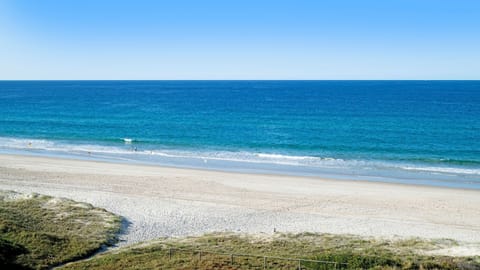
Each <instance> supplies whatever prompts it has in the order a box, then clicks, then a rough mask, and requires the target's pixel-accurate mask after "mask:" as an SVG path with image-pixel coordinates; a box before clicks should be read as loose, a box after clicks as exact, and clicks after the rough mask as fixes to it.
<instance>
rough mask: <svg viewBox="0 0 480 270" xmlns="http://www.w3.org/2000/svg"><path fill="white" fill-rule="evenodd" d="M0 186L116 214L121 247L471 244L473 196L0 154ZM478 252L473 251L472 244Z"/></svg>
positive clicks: (479, 197) (477, 216) (479, 223)
mask: <svg viewBox="0 0 480 270" xmlns="http://www.w3.org/2000/svg"><path fill="white" fill-rule="evenodd" d="M0 189H5V190H14V191H17V192H36V193H42V194H46V195H51V196H60V197H66V198H69V199H74V200H77V201H83V202H87V203H91V204H93V205H94V206H97V207H102V208H105V209H106V210H108V211H111V212H113V213H115V214H119V215H121V216H123V217H125V219H126V222H127V223H128V225H129V226H128V228H127V231H126V233H125V234H124V235H122V236H121V240H122V241H124V242H123V244H132V243H138V242H141V241H146V240H151V239H155V238H159V237H165V236H167V237H172V236H188V235H201V234H204V233H208V232H215V231H217V232H225V231H231V232H242V233H273V231H279V232H319V233H334V234H354V235H360V236H367V237H384V238H392V237H393V238H395V237H400V238H408V237H420V238H428V239H431V238H449V239H454V240H457V241H461V242H469V243H480V191H478V190H473V189H458V188H445V187H433V186H422V185H407V184H396V183H383V182H372V181H359V180H352V181H348V180H332V179H323V178H317V177H300V176H289V175H267V174H246V173H232V172H219V171H210V170H197V169H183V168H172V167H161V166H150V165H140V164H119V163H108V162H98V161H85V160H74V159H59V158H51V157H34V156H20V155H5V154H0ZM478 251H479V254H480V248H479V250H478Z"/></svg>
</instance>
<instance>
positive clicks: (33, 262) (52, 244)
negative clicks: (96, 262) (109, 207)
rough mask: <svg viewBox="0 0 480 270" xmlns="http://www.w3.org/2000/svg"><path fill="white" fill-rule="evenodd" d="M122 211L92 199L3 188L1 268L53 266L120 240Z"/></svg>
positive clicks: (44, 267)
mask: <svg viewBox="0 0 480 270" xmlns="http://www.w3.org/2000/svg"><path fill="white" fill-rule="evenodd" d="M120 226H121V219H120V217H118V216H116V215H114V214H112V213H109V212H107V211H105V210H103V209H99V208H95V207H93V206H92V205H89V204H85V203H78V202H75V201H72V200H67V199H60V198H53V197H49V196H43V195H38V194H30V195H24V194H19V193H15V192H6V191H1V192H0V268H2V269H11V268H15V269H47V268H50V267H52V266H56V265H60V264H62V263H65V262H69V261H73V260H76V259H79V258H84V257H86V256H89V255H92V254H94V253H95V252H96V251H98V250H99V249H101V248H102V247H103V246H105V245H109V244H111V243H113V242H114V241H115V237H116V234H117V232H118V231H119V230H120Z"/></svg>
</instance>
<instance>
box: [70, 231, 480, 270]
mask: <svg viewBox="0 0 480 270" xmlns="http://www.w3.org/2000/svg"><path fill="white" fill-rule="evenodd" d="M409 241H410V242H411V243H410V244H411V245H410V244H408V243H409ZM436 245H438V243H437V242H436V241H425V240H424V241H422V240H420V239H411V240H397V241H393V240H380V239H364V238H359V237H354V236H345V235H343V236H340V235H330V234H311V233H305V234H275V235H273V236H261V235H257V236H248V235H239V234H208V235H204V236H201V237H187V238H173V239H172V238H170V239H161V240H157V241H154V242H151V243H145V244H140V245H136V246H133V247H127V248H122V249H118V250H113V251H110V252H107V253H105V254H100V255H97V256H95V257H94V258H92V259H89V260H85V261H81V262H77V263H71V264H68V265H66V266H64V267H63V269H102V270H107V269H155V268H156V269H263V268H264V263H265V266H266V268H267V269H298V267H299V261H298V260H284V259H280V258H274V257H281V258H302V259H312V260H322V261H335V262H337V263H338V264H337V265H333V264H318V263H314V262H308V261H301V262H300V266H301V269H480V261H479V258H467V257H446V256H426V255H419V253H418V248H419V247H421V248H427V249H431V248H433V247H435V246H436ZM199 250H202V251H204V252H202V254H200V253H199V252H198V251H199ZM170 251H173V252H172V253H170ZM208 251H210V252H212V253H209V252H208ZM232 253H235V254H250V255H256V256H258V257H255V256H234V258H233V263H232V258H231V256H230V255H229V254H232ZM263 256H270V257H269V258H267V259H266V261H264V258H263ZM335 267H336V268H335Z"/></svg>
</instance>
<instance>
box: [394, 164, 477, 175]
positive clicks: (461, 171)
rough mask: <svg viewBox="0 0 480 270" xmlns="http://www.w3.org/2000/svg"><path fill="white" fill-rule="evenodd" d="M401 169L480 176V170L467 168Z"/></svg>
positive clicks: (406, 167) (409, 167)
mask: <svg viewBox="0 0 480 270" xmlns="http://www.w3.org/2000/svg"><path fill="white" fill-rule="evenodd" d="M401 168H402V169H404V170H408V171H422V172H431V173H449V174H474V175H480V169H465V168H452V167H412V166H403V167H401Z"/></svg>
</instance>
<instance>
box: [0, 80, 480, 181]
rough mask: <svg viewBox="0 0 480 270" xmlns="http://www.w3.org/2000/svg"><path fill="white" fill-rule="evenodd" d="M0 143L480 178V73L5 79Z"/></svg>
mask: <svg viewBox="0 0 480 270" xmlns="http://www.w3.org/2000/svg"><path fill="white" fill-rule="evenodd" d="M0 152H1V153H13V154H28V155H42V156H57V157H68V158H80V159H89V160H102V161H113V162H125V163H144V164H158V165H164V166H175V167H187V168H203V169H212V170H225V171H236V172H237V171H238V172H255V173H268V174H292V175H304V176H319V177H328V178H334V179H339V180H342V179H353V180H369V181H384V182H396V183H407V184H420V185H434V186H447V187H456V188H469V189H479V188H480V81H0ZM246 177H247V176H246Z"/></svg>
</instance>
